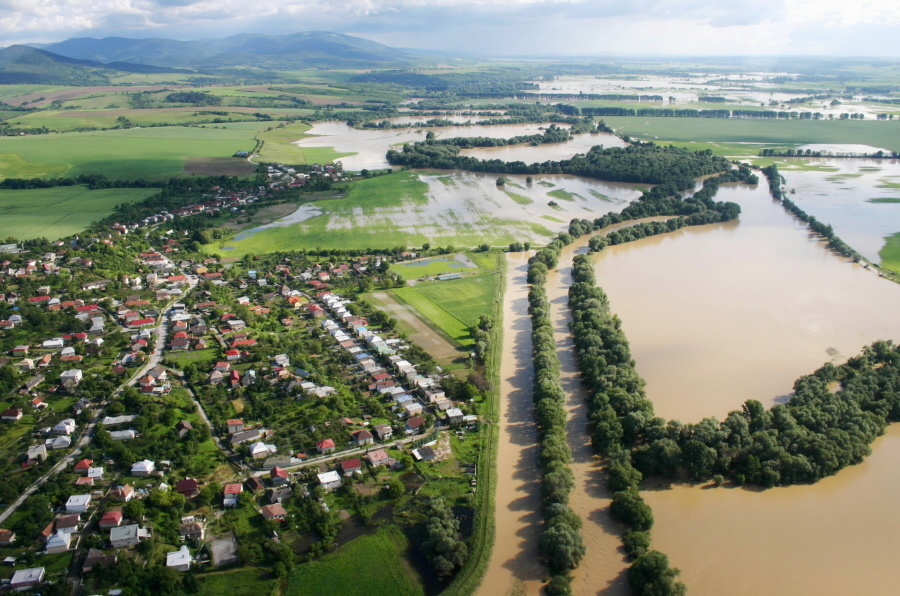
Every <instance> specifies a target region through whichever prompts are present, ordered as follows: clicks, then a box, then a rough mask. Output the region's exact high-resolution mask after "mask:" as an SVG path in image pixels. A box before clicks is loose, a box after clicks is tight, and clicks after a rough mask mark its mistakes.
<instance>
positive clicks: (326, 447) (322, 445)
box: [316, 439, 334, 453]
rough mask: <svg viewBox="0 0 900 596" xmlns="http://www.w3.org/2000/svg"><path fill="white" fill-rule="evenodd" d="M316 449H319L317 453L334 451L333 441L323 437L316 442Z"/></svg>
mask: <svg viewBox="0 0 900 596" xmlns="http://www.w3.org/2000/svg"><path fill="white" fill-rule="evenodd" d="M316 449H318V450H319V453H331V452H333V451H334V441H332V440H331V439H324V440H322V441H319V442H318V443H316Z"/></svg>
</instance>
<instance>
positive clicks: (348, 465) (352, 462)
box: [341, 457, 362, 472]
mask: <svg viewBox="0 0 900 596" xmlns="http://www.w3.org/2000/svg"><path fill="white" fill-rule="evenodd" d="M361 468H362V462H361V461H359V458H358V457H354V458H353V459H345V460H344V461H342V462H341V469H342V470H344V471H345V472H346V471H347V470H357V469H361Z"/></svg>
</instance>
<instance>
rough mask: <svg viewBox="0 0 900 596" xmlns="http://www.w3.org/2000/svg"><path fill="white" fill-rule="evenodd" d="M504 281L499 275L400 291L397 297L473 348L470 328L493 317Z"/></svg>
mask: <svg viewBox="0 0 900 596" xmlns="http://www.w3.org/2000/svg"><path fill="white" fill-rule="evenodd" d="M499 283H500V280H499V278H498V275H497V274H495V273H485V274H482V275H478V276H475V277H465V278H462V279H453V280H448V281H438V282H421V283H419V284H416V285H415V286H408V287H405V288H398V289H397V290H394V295H395V296H397V298H399V299H400V300H402V301H404V302H406V303H407V304H409V305H410V306H412V307H413V308H414V309H416V310H417V311H419V313H420V314H421V315H422V316H423V317H425V318H426V319H428V320H430V321H431V322H432V323H434V324H435V325H436V326H437V327H439V328H440V329H441V330H442V331H444V333H446V334H447V335H449V336H450V337H452V338H453V339H455V340H456V341H457V342H459V343H460V344H462V345H464V346H465V345H472V343H473V340H472V335H471V333H470V331H469V328H470V327H471V326H473V325H475V323H477V321H478V317H479V316H480V315H486V314H490V313H491V312H492V309H493V301H494V299H495V298H496V296H497V288H498V284H499Z"/></svg>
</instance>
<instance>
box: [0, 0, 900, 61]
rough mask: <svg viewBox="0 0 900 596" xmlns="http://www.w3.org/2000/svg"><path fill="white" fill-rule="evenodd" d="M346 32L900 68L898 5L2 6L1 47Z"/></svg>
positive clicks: (103, 0) (535, 0)
mask: <svg viewBox="0 0 900 596" xmlns="http://www.w3.org/2000/svg"><path fill="white" fill-rule="evenodd" d="M314 30H324V31H336V32H339V33H347V34H350V35H358V36H360V37H365V38H368V39H371V40H374V41H378V42H381V43H384V44H387V45H391V46H395V47H408V48H421V49H432V50H453V51H461V50H462V51H466V52H469V53H473V54H489V55H531V56H541V55H545V56H565V55H609V54H631V55H634V54H654V55H659V54H665V55H834V56H848V55H849V56H882V57H900V44H898V43H897V40H898V39H900V2H898V1H897V0H853V1H837V0H752V1H750V2H746V1H745V2H743V3H736V2H730V1H728V0H343V1H341V0H268V1H263V2H259V1H257V2H248V1H247V0H0V31H2V32H3V33H2V34H0V47H3V46H7V45H10V44H13V43H21V42H52V41H62V40H63V39H67V38H69V37H109V36H121V37H134V38H146V37H168V38H174V39H185V40H186V39H198V38H215V37H224V36H226V35H231V34H234V33H273V34H283V33H293V32H297V31H314Z"/></svg>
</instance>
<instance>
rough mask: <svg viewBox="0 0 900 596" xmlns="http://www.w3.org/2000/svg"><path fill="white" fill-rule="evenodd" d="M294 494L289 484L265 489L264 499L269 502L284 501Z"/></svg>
mask: <svg viewBox="0 0 900 596" xmlns="http://www.w3.org/2000/svg"><path fill="white" fill-rule="evenodd" d="M293 495H294V491H293V490H292V489H291V487H290V486H279V487H277V488H267V489H266V499H268V501H269V503H284V502H285V501H287V500H288V499H290V498H291V497H292V496H293Z"/></svg>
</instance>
